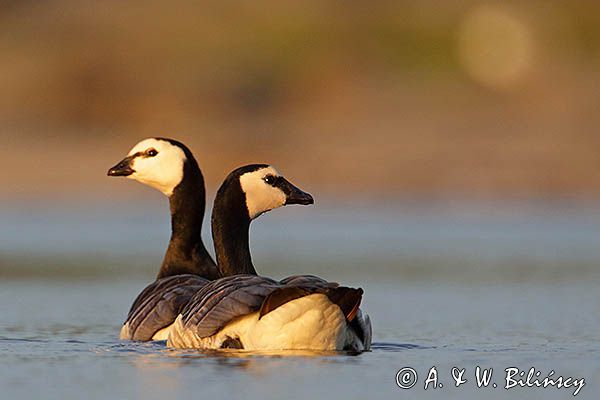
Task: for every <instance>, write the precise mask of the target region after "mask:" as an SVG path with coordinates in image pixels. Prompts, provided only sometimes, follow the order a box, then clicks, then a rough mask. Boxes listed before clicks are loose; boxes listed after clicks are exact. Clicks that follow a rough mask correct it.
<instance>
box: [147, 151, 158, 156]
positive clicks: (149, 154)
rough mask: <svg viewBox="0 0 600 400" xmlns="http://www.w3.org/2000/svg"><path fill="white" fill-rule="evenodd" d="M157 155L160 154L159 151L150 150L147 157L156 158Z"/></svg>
mask: <svg viewBox="0 0 600 400" xmlns="http://www.w3.org/2000/svg"><path fill="white" fill-rule="evenodd" d="M157 154H158V151H156V150H154V149H150V150H147V151H146V155H147V156H148V157H154V156H155V155H157Z"/></svg>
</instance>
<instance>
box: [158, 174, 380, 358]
mask: <svg viewBox="0 0 600 400" xmlns="http://www.w3.org/2000/svg"><path fill="white" fill-rule="evenodd" d="M312 203H313V199H312V197H311V196H310V195H309V194H307V193H304V192H303V191H301V190H300V189H298V188H297V187H295V186H294V185H292V184H291V183H290V182H289V181H287V180H286V179H285V178H284V177H282V176H281V175H279V173H278V172H277V171H276V170H275V169H274V168H273V167H271V166H269V165H265V164H254V165H247V166H244V167H241V168H238V169H236V170H235V171H233V172H232V173H231V174H229V176H228V177H227V178H226V179H225V182H224V183H223V185H222V186H221V187H220V189H219V191H218V192H217V196H216V198H215V201H214V207H213V214H212V233H213V241H214V245H215V252H216V255H217V265H218V267H219V270H220V271H221V274H222V275H224V276H226V277H224V278H221V279H217V280H214V281H212V282H209V283H207V284H206V285H204V286H203V287H202V288H200V289H199V290H198V291H197V293H196V294H195V295H194V296H193V297H192V298H191V299H190V301H189V302H188V304H187V305H186V306H185V307H184V308H183V310H182V312H181V314H180V315H179V316H178V317H177V319H176V321H175V323H174V324H173V325H172V327H171V328H170V329H169V330H168V333H167V335H166V336H167V338H168V339H167V345H169V346H171V347H178V348H202V349H219V348H237V349H245V350H355V351H362V350H368V349H369V348H370V344H371V323H370V320H369V317H368V316H367V315H366V314H363V313H362V312H361V310H360V308H359V306H360V302H361V299H362V294H363V291H362V289H360V288H359V289H355V288H349V287H343V286H339V285H338V284H337V283H334V282H327V281H325V280H323V279H321V278H318V277H315V276H311V275H299V276H292V277H289V278H286V279H283V280H282V281H280V282H277V281H275V280H273V279H270V278H267V277H262V276H257V275H256V270H255V269H254V266H253V264H252V259H251V255H250V250H249V246H248V239H249V228H250V223H251V221H252V220H253V219H255V218H257V217H258V216H260V215H261V214H263V213H265V212H267V211H270V210H272V209H275V208H278V207H281V206H284V205H288V204H312ZM234 273H239V274H242V275H234V276H228V275H233V274H234Z"/></svg>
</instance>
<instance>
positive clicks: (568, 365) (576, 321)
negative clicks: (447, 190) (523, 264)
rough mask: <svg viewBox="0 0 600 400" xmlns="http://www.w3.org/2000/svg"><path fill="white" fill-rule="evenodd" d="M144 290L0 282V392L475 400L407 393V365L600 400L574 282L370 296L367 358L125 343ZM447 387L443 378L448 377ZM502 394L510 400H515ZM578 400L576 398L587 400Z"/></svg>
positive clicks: (466, 391) (381, 290)
mask: <svg viewBox="0 0 600 400" xmlns="http://www.w3.org/2000/svg"><path fill="white" fill-rule="evenodd" d="M144 283H145V282H139V281H138V280H137V279H136V280H114V279H109V280H101V281H98V280H97V281H93V282H87V281H82V280H77V281H70V282H61V281H57V280H50V281H48V280H34V279H27V280H23V279H18V280H3V281H2V282H0V315H2V320H1V322H0V387H2V388H3V396H6V398H31V397H43V398H46V399H63V398H80V397H81V395H82V393H85V396H86V398H91V399H101V398H107V397H111V398H142V397H143V398H167V397H169V398H186V397H192V396H197V395H199V393H202V396H203V397H204V396H209V397H214V398H235V397H239V396H241V395H243V396H244V397H245V398H249V399H264V398H265V397H266V398H298V399H306V398H324V397H326V396H330V395H331V393H336V396H340V397H347V398H381V399H388V398H394V397H397V396H407V395H408V396H412V397H414V396H419V397H420V396H425V397H429V398H440V396H442V398H447V397H451V398H452V397H453V396H454V397H455V398H480V397H481V393H480V392H478V391H477V390H475V389H472V388H466V387H465V388H463V389H462V390H458V391H450V390H449V391H448V392H444V393H442V394H440V393H436V392H432V393H430V392H423V391H422V389H418V390H417V389H414V391H413V392H399V390H400V389H399V388H398V387H397V386H396V385H395V383H394V379H395V374H396V372H397V371H398V370H399V369H400V368H403V367H405V366H410V367H413V368H415V369H416V370H417V371H419V374H420V375H422V374H423V371H427V370H428V369H429V368H431V366H433V365H435V366H437V368H438V369H439V370H440V371H441V372H440V374H441V373H442V372H444V371H446V372H447V371H450V369H451V368H452V367H453V366H459V367H463V368H468V369H473V368H475V366H478V365H480V366H482V367H483V366H486V367H493V368H496V369H497V370H499V371H501V370H502V369H503V368H506V367H508V366H518V367H521V368H529V367H531V366H535V367H536V368H538V369H541V370H543V371H544V372H543V373H545V374H546V373H548V371H549V370H551V369H554V370H556V371H558V372H559V373H561V374H569V375H572V376H583V377H585V378H586V380H587V381H588V382H590V383H589V385H588V386H586V387H584V389H583V391H582V394H583V395H584V396H583V397H582V398H587V397H585V396H589V395H592V398H594V397H595V396H593V395H594V394H596V395H597V394H598V393H599V392H598V386H594V382H600V363H598V359H599V357H600V335H599V333H598V332H600V321H599V320H598V318H597V310H598V309H599V308H600V296H599V295H598V291H597V285H596V284H595V283H593V282H586V281H580V282H573V283H570V284H569V285H560V284H553V283H548V282H541V283H526V284H518V283H512V284H477V285H473V284H471V283H439V282H438V283H431V284H429V283H415V282H413V283H410V282H404V281H403V280H401V279H398V280H391V279H388V280H387V282H379V283H374V282H370V283H367V284H365V285H364V288H365V297H364V304H363V307H364V309H365V310H366V311H367V312H368V313H369V314H370V315H371V317H372V321H373V331H374V343H373V348H372V351H370V352H366V353H362V354H359V355H356V354H348V353H345V352H333V353H314V352H294V353H293V354H289V353H290V352H280V353H277V354H273V353H250V352H240V351H235V350H227V351H197V350H180V349H169V348H167V347H166V346H165V344H164V342H156V343H136V342H121V341H119V340H118V339H117V336H118V332H119V328H120V323H121V321H122V319H123V318H124V315H125V313H126V312H127V310H128V308H129V305H130V303H131V301H132V299H133V297H135V295H136V294H137V292H138V291H139V290H140V289H141V288H142V287H143V285H144ZM446 379H448V376H447V374H446ZM488 395H489V396H491V398H503V399H505V398H522V397H527V398H544V399H546V398H566V397H568V396H570V394H568V395H567V394H566V393H565V392H562V391H557V390H554V391H545V392H544V391H542V392H530V391H515V392H513V393H509V395H507V394H506V392H505V391H502V392H499V393H495V392H494V393H486V396H488ZM507 396H508V397H507ZM580 396H581V395H580Z"/></svg>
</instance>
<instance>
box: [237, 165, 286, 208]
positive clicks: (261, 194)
mask: <svg viewBox="0 0 600 400" xmlns="http://www.w3.org/2000/svg"><path fill="white" fill-rule="evenodd" d="M267 175H273V176H279V174H278V173H277V171H276V170H275V168H273V167H265V168H261V169H259V170H256V171H254V172H247V173H245V174H243V175H242V176H240V185H241V187H242V191H243V192H244V193H245V194H246V207H247V208H248V215H249V216H250V219H254V218H256V217H258V216H259V215H261V214H262V213H264V212H267V211H270V210H273V209H275V208H278V207H281V206H283V205H285V198H286V197H285V193H283V191H282V190H281V189H279V188H276V187H273V186H271V185H269V184H268V183H266V182H265V181H264V178H265V176H267Z"/></svg>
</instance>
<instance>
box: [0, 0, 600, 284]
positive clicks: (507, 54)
mask: <svg viewBox="0 0 600 400" xmlns="http://www.w3.org/2000/svg"><path fill="white" fill-rule="evenodd" d="M0 49H1V54H2V57H1V58H0V88H1V90H2V96H0V135H1V138H2V140H1V143H2V145H1V146H0V168H1V170H2V171H3V172H2V174H0V195H1V199H2V207H1V210H0V217H1V218H2V226H3V227H2V229H1V232H0V235H2V238H1V239H2V240H1V241H0V242H1V243H0V275H22V274H25V275H28V274H30V273H31V274H34V275H38V274H46V275H48V276H52V275H53V274H55V273H57V272H58V271H59V270H62V269H64V268H67V267H66V266H67V265H71V264H73V265H72V268H70V269H68V271H69V275H79V274H83V275H84V276H88V275H89V274H92V275H94V274H102V273H103V272H102V271H104V272H107V271H108V272H109V273H113V272H114V270H117V269H118V270H120V271H121V272H120V273H125V271H124V270H123V269H122V267H121V266H122V265H123V261H122V259H121V258H119V257H117V255H118V254H122V255H123V256H132V255H135V256H136V258H135V260H138V261H136V262H137V263H138V264H139V265H138V266H139V271H141V272H142V273H144V274H145V276H148V277H151V276H152V275H153V274H154V272H155V271H156V268H157V265H158V264H159V262H160V258H161V256H162V252H163V249H164V248H165V245H166V241H167V240H168V234H169V232H168V212H167V207H166V200H165V199H164V198H163V197H162V196H161V195H160V193H158V192H155V191H152V190H151V189H148V188H145V187H142V186H141V185H139V184H134V183H131V182H126V181H125V180H120V179H112V178H111V179H109V178H107V177H106V176H105V175H106V170H107V169H108V168H109V167H110V166H112V165H113V164H114V163H115V162H117V161H119V160H120V159H121V158H122V157H123V156H124V155H125V154H126V153H127V152H128V150H129V149H130V148H131V147H132V146H133V145H134V144H135V143H136V142H137V141H139V140H140V139H142V138H145V137H149V136H168V137H173V138H177V139H179V140H181V141H183V142H185V143H186V144H188V145H189V147H190V148H191V149H192V151H193V152H194V153H195V154H196V157H197V159H198V160H199V163H200V165H201V167H202V169H203V171H204V174H205V177H206V181H207V190H208V193H209V198H212V194H213V193H214V192H215V190H216V188H217V187H218V185H219V184H220V182H221V181H222V179H223V178H224V177H225V175H226V174H227V173H228V172H229V171H231V170H232V169H233V168H235V167H237V166H239V165H242V164H245V163H250V162H268V163H272V164H274V165H275V166H276V167H277V168H278V169H279V170H280V171H281V172H282V173H284V174H285V175H286V176H287V177H289V178H290V180H291V181H293V182H295V183H296V184H298V185H299V186H300V187H302V188H304V189H306V190H307V191H309V192H311V193H313V194H314V195H315V197H316V199H317V204H316V205H315V206H314V207H311V208H303V209H299V208H294V209H286V210H285V211H281V210H280V211H277V212H275V213H273V214H271V215H269V216H267V217H264V218H262V219H261V220H260V221H259V222H257V223H256V224H255V226H254V234H253V249H255V252H256V256H258V257H259V259H260V260H261V261H260V262H261V263H262V264H263V265H265V267H264V268H266V272H270V273H275V272H276V271H278V269H277V268H278V267H277V265H276V262H275V261H278V262H280V261H281V260H288V261H286V263H287V264H290V265H291V267H290V268H292V267H293V268H298V267H299V265H300V264H303V265H305V266H308V267H309V268H310V267H311V266H312V265H313V263H314V262H315V259H316V258H315V259H313V258H311V256H310V255H306V253H307V249H312V250H311V251H312V253H311V254H318V255H317V256H315V257H317V258H318V259H319V260H320V261H319V262H320V263H323V261H322V260H324V259H327V258H326V257H325V256H327V257H329V258H330V259H332V260H338V261H339V260H340V257H342V258H343V259H344V260H345V261H344V263H345V262H346V261H347V262H348V263H350V264H352V265H353V267H352V268H350V267H348V268H346V269H344V271H345V272H348V273H350V272H352V271H353V272H356V273H358V274H361V268H364V264H365V263H368V264H374V265H377V266H379V267H377V266H371V267H372V268H375V269H377V268H381V269H382V270H383V271H384V272H385V273H387V272H389V271H393V272H398V271H400V270H401V269H405V270H404V272H405V275H406V274H408V272H411V271H412V272H414V273H415V274H419V273H421V272H423V271H424V275H423V277H424V278H425V279H430V278H431V277H432V276H433V275H434V272H436V273H437V272H439V268H441V267H440V265H441V264H444V265H447V264H451V265H454V264H455V265H454V266H455V267H460V268H466V267H465V265H467V264H468V265H471V266H472V268H473V270H474V271H479V270H481V269H482V268H483V266H484V265H488V264H489V265H491V267H490V271H495V272H497V273H499V274H500V275H502V274H504V273H505V271H506V268H508V269H510V268H513V269H515V270H518V271H520V272H519V274H517V276H520V274H522V273H523V271H524V270H527V271H534V272H532V273H531V274H532V275H534V276H535V271H536V270H535V268H534V269H533V270H531V268H533V267H534V266H539V265H541V264H544V267H543V268H550V267H549V265H550V266H553V268H554V269H555V270H556V273H557V274H558V275H559V276H561V277H564V276H566V275H570V273H571V272H572V270H569V271H571V272H567V271H565V269H564V267H565V260H569V264H573V265H569V268H575V267H574V265H575V264H576V265H578V266H579V267H581V268H583V270H582V271H584V274H585V276H588V274H596V273H597V270H598V268H597V267H596V265H597V262H598V260H600V254H599V252H600V250H598V246H597V244H598V234H599V233H600V229H599V224H600V216H599V214H598V212H597V210H598V207H597V201H598V199H599V196H600V180H599V179H597V176H598V174H597V172H598V170H599V167H600V134H599V133H598V127H600V112H599V111H600V109H599V107H600V4H599V3H598V2H595V1H591V0H590V1H578V2H575V3H573V2H563V1H548V0H546V1H530V2H517V1H489V2H479V1H444V2H439V1H428V0H422V1H418V2H409V1H379V2H369V1H355V2H346V3H344V4H341V3H339V2H335V1H306V0H305V1H290V2H279V1H265V2H260V3H256V2H254V1H241V2H235V3H233V2H194V1H183V2H176V3H171V2H168V3H167V2H160V1H146V2H143V3H138V2H122V1H103V2H95V1H70V0H54V1H44V2H36V1H3V2H1V3H0ZM209 201H210V199H209ZM208 212H209V211H207V213H208ZM205 231H206V235H205V238H206V239H207V240H208V239H209V237H210V233H209V231H208V229H205ZM282 235H283V236H282ZM267 238H269V240H271V239H272V240H276V239H281V242H282V244H285V242H286V241H287V242H293V243H295V244H296V245H292V246H289V247H286V248H284V249H282V248H281V247H280V246H270V245H269V243H268V241H267V240H266V239H267ZM357 244H359V245H357ZM319 246H321V247H322V248H321V247H319ZM209 247H210V245H209ZM290 247H291V249H290ZM316 248H318V249H320V250H319V251H316ZM357 249H360V251H359V250H357ZM290 253H291V254H290ZM140 255H143V256H144V257H141V258H140V257H138V256H140ZM75 256H77V257H75ZM31 257H34V261H35V262H31V260H32V258H31ZM36 257H37V258H36ZM78 257H79V258H78ZM307 257H308V258H307ZM82 258H83V259H84V260H86V261H87V264H92V263H96V264H98V266H99V268H98V269H91V270H87V269H86V267H84V266H82V265H81V259H82ZM53 260H54V261H53ZM373 260H379V261H376V262H374V261H373ZM439 260H443V263H440V262H438V261H439ZM452 260H454V261H452ZM515 260H518V262H516V261H515ZM332 262H333V263H334V264H335V265H336V266H337V265H338V263H337V262H334V261H332ZM131 263H133V264H135V262H133V261H128V265H129V264H131ZM515 263H516V264H515ZM87 264H86V265H87ZM32 265H33V266H32ZM111 265H112V266H113V267H110V266H111ZM136 265H137V264H136ZM499 265H502V266H503V267H502V268H500V267H499ZM507 265H510V266H511V267H510V268H509V267H508V266H507ZM40 266H43V268H41V267H40ZM270 266H273V267H272V268H271V267H270ZM426 266H429V268H430V269H428V267H426ZM523 266H528V267H530V268H529V269H526V268H524V267H523ZM111 268H114V269H111ZM315 268H316V267H315ZM336 268H337V267H336ZM30 269H32V271H30ZM92 270H93V271H95V272H91V271H92ZM127 271H128V272H132V271H138V270H137V269H136V268H134V267H133V266H131V267H128V268H127ZM139 271H138V272H139ZM419 271H421V272H419ZM454 271H455V270H452V269H451V270H450V272H449V274H450V275H452V274H453V273H454ZM544 271H547V270H544ZM313 272H318V270H317V271H313ZM132 273H133V272H132ZM362 274H364V270H363V271H362ZM359 276H360V275H359Z"/></svg>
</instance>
